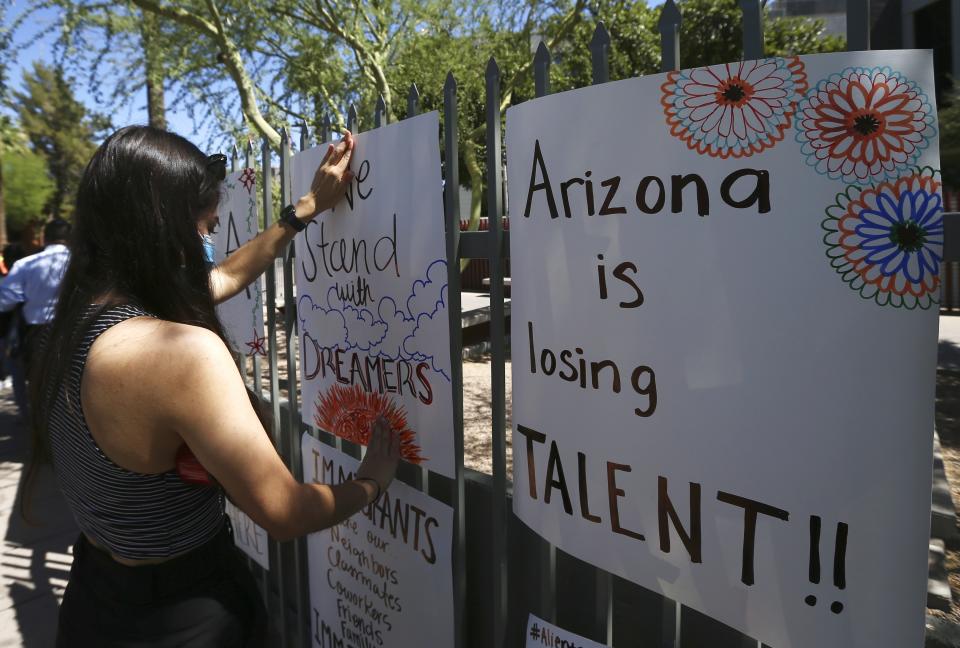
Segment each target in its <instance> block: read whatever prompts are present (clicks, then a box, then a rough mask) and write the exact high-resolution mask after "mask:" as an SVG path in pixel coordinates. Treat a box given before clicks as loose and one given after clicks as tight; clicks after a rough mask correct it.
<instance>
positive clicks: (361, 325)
mask: <svg viewBox="0 0 960 648" xmlns="http://www.w3.org/2000/svg"><path fill="white" fill-rule="evenodd" d="M343 315H344V319H345V320H346V326H347V343H348V344H349V345H350V346H349V348H351V349H359V350H360V351H370V350H371V349H372V348H373V347H375V346H377V345H378V344H380V343H381V342H383V339H384V338H385V337H386V336H387V324H386V322H384V321H383V320H380V319H377V318H376V317H374V315H373V313H371V312H370V311H369V310H367V309H366V308H356V307H354V306H346V307H344V309H343Z"/></svg>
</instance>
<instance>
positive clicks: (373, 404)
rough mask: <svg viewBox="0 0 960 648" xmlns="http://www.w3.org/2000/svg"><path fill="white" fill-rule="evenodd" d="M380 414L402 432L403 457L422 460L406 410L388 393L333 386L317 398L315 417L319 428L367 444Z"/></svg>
mask: <svg viewBox="0 0 960 648" xmlns="http://www.w3.org/2000/svg"><path fill="white" fill-rule="evenodd" d="M378 416H382V417H384V418H385V419H387V422H388V423H390V428H391V429H392V430H393V431H394V432H395V433H396V434H399V435H400V456H402V457H403V459H404V460H405V461H409V462H410V463H414V464H419V463H422V462H423V461H424V459H425V458H424V457H422V456H421V455H420V446H419V445H417V442H416V434H415V433H414V431H413V430H411V429H410V428H409V426H408V425H407V412H406V410H405V409H404V407H403V406H402V405H397V403H396V402H394V400H393V398H391V397H389V396H387V395H386V394H377V393H368V392H365V391H364V390H363V388H362V387H361V386H360V385H352V386H350V387H344V386H343V385H339V384H336V385H333V386H332V387H330V388H329V389H328V390H327V391H326V392H324V393H322V394H320V395H319V396H318V397H317V409H316V413H315V414H314V418H313V420H314V423H316V425H317V427H319V428H321V429H323V430H326V431H327V432H330V433H331V434H335V435H336V436H338V437H340V438H341V439H346V440H347V441H351V442H353V443H359V444H362V445H367V444H368V443H370V427H371V426H372V425H373V422H374V421H375V420H376V418H377V417H378Z"/></svg>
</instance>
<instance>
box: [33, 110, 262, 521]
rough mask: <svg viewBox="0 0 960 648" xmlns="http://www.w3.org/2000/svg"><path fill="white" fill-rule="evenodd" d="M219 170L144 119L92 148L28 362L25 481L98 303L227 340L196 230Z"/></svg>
mask: <svg viewBox="0 0 960 648" xmlns="http://www.w3.org/2000/svg"><path fill="white" fill-rule="evenodd" d="M220 171H221V172H222V168H221V169H220ZM221 177H222V176H221V175H218V173H217V169H216V168H214V167H211V165H209V164H208V158H207V156H206V155H204V154H203V152H201V151H200V149H198V148H197V147H196V146H194V145H193V144H191V143H190V142H189V141H188V140H186V139H184V138H183V137H180V136H179V135H176V134H174V133H170V132H167V131H165V130H161V129H158V128H152V127H150V126H128V127H125V128H121V129H120V130H118V131H117V132H115V133H113V134H112V135H111V136H110V137H108V138H107V139H106V141H105V142H104V143H103V144H102V145H101V146H100V147H99V148H98V149H97V151H96V152H95V153H94V154H93V157H92V158H91V160H90V162H89V163H88V164H87V167H86V169H85V170H84V172H83V177H82V178H81V180H80V185H79V189H78V191H77V202H76V209H75V211H74V226H73V231H72V236H71V240H70V244H69V248H70V254H71V256H70V263H69V265H68V266H67V269H66V272H65V274H64V277H63V281H62V283H61V285H60V296H59V299H58V302H57V308H56V311H55V315H54V317H53V321H52V322H51V324H50V327H49V330H48V334H47V335H46V336H45V338H46V340H45V342H44V343H43V344H42V347H41V348H40V349H38V353H37V354H36V357H34V358H33V361H32V362H31V381H30V401H31V408H30V415H31V416H30V418H31V427H32V433H33V443H32V446H33V453H32V456H31V462H30V467H29V469H28V476H27V481H28V482H29V481H31V477H32V475H33V474H34V472H35V469H36V467H37V466H38V465H39V464H41V463H47V462H49V461H50V459H51V453H50V442H49V433H48V427H49V423H50V415H51V412H52V410H53V407H54V404H55V402H56V400H57V397H58V394H60V393H63V394H64V395H65V397H66V399H67V400H66V402H67V403H68V404H69V406H71V407H77V408H78V411H79V403H72V402H71V397H70V395H69V393H68V391H67V384H66V383H67V381H66V380H65V379H66V377H67V376H68V375H69V371H70V365H71V363H72V361H73V357H74V355H75V353H76V351H77V348H78V346H79V345H80V343H81V342H82V340H83V338H84V336H85V335H86V334H87V332H88V331H89V329H90V326H91V325H92V324H93V322H94V321H96V319H97V318H98V317H99V316H100V315H101V314H102V313H103V312H104V311H105V310H107V309H108V308H110V307H112V306H116V305H120V304H134V305H137V306H140V307H141V308H143V309H144V310H145V311H146V312H148V313H151V314H153V315H155V316H157V317H159V318H161V319H164V320H168V321H171V322H179V323H184V324H192V325H195V326H200V327H203V328H206V329H209V330H211V331H213V332H214V333H216V334H217V335H218V336H219V337H220V338H221V339H223V340H224V342H225V343H226V338H225V337H224V333H223V328H222V326H221V324H220V321H219V319H218V318H217V313H216V309H215V308H214V302H213V298H212V296H211V293H210V282H209V276H208V269H207V266H206V263H205V261H204V255H203V245H202V242H201V239H200V236H199V234H198V231H197V225H198V221H199V220H200V218H201V217H203V216H205V215H207V214H209V213H210V212H211V211H212V210H214V209H216V207H217V204H218V202H219V199H220V191H221V188H220V184H221V182H220V181H221ZM94 304H95V306H92V305H94ZM255 405H256V403H255ZM258 414H259V411H258ZM21 510H23V509H21Z"/></svg>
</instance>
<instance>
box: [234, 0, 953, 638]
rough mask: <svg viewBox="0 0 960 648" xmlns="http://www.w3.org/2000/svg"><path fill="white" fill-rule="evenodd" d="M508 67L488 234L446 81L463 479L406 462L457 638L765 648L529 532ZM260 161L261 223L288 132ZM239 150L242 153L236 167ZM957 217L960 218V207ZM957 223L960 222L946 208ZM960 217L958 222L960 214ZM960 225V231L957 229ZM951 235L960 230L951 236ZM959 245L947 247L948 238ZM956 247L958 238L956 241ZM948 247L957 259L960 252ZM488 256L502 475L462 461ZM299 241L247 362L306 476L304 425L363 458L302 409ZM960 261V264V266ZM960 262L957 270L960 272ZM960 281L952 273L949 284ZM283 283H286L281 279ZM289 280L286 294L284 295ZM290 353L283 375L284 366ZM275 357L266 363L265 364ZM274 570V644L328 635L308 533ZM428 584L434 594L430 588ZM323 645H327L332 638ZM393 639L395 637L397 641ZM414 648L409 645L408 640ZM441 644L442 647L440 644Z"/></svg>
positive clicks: (489, 159) (851, 19) (276, 277)
mask: <svg viewBox="0 0 960 648" xmlns="http://www.w3.org/2000/svg"><path fill="white" fill-rule="evenodd" d="M740 6H741V8H742V9H743V55H744V58H746V59H753V58H762V57H763V56H764V46H763V33H762V26H763V21H762V11H763V10H762V6H761V0H740ZM869 9H870V3H869V0H847V17H848V19H847V42H848V44H849V48H850V49H852V50H863V49H869V46H870V29H869V25H870V17H869ZM680 21H681V12H680V11H679V8H678V7H677V5H676V4H674V1H673V0H667V3H666V4H665V5H664V9H663V12H662V16H661V19H660V23H659V31H660V35H661V53H662V69H663V71H668V70H673V69H676V68H677V66H678V62H679V60H680V42H679V29H678V28H679V25H680ZM590 52H591V55H592V62H593V83H594V84H597V83H605V82H607V81H608V80H609V79H608V69H609V65H608V58H609V52H610V38H609V35H608V33H607V31H606V29H605V28H604V26H603V24H602V23H600V24H598V25H597V27H596V30H595V32H594V36H593V39H592V41H591V43H590ZM533 74H534V80H535V89H536V95H537V96H543V95H546V94H549V92H550V53H549V51H548V49H547V47H546V45H545V44H543V43H541V44H540V46H539V47H538V49H537V51H536V54H535V55H534V59H533ZM418 99H419V94H418V92H417V89H416V87H415V86H414V87H412V88H411V89H410V93H409V98H408V112H407V114H408V115H410V116H412V115H415V114H417V112H418ZM500 102H501V93H500V70H499V68H498V66H497V63H496V61H495V60H493V59H491V60H490V61H489V62H488V64H487V68H486V144H487V146H486V174H487V177H486V178H485V181H486V186H487V192H486V210H485V211H486V215H487V217H488V227H486V228H485V229H484V230H483V231H461V220H460V213H459V212H460V209H459V200H458V194H457V189H456V188H457V187H459V178H458V168H457V164H456V163H450V161H455V160H457V159H458V136H457V119H458V109H457V81H456V79H455V78H454V77H453V75H452V74H450V75H448V76H447V79H446V83H445V85H444V89H443V114H444V128H443V151H444V159H445V160H446V161H447V163H446V164H445V178H444V182H445V187H447V188H448V189H452V190H447V191H445V192H444V193H445V195H444V212H445V222H446V242H447V250H446V251H447V259H448V271H449V276H448V280H449V288H448V291H449V297H450V303H449V305H448V309H449V315H450V350H451V353H450V358H451V362H452V367H451V378H452V388H453V400H454V403H453V411H454V428H453V434H454V435H455V452H456V467H455V478H454V479H449V478H446V477H444V476H442V475H438V474H434V473H429V472H428V471H426V470H424V469H422V468H418V467H414V466H412V465H406V464H405V465H403V466H401V470H400V475H399V478H400V479H401V480H403V481H404V482H405V483H407V484H410V485H411V486H414V487H415V488H417V489H419V490H422V491H423V492H426V493H428V494H429V495H430V496H431V497H434V498H436V499H438V500H440V501H443V502H445V503H447V504H448V505H450V506H452V507H453V509H454V529H453V565H452V574H453V592H454V610H455V620H454V622H455V644H454V645H455V646H456V647H457V648H464V647H467V646H470V647H473V646H476V647H481V646H482V647H484V648H489V647H498V648H499V647H501V646H507V647H513V646H520V645H522V644H523V642H524V630H525V623H526V618H527V614H528V613H530V612H533V613H535V614H537V615H538V616H540V617H541V618H543V619H546V620H548V621H552V622H555V623H557V624H559V625H561V626H563V627H565V628H567V629H569V630H571V631H573V632H576V633H579V634H581V635H584V636H586V637H588V638H591V639H594V640H596V641H600V642H603V643H607V644H609V645H612V646H616V647H617V648H622V647H626V646H643V647H645V648H649V647H658V648H694V647H696V648H702V647H704V646H709V647H710V648H746V647H748V646H749V647H750V648H758V647H759V646H761V644H760V643H759V642H758V641H757V640H755V639H751V638H750V637H747V636H745V635H743V634H741V633H739V632H737V631H736V630H733V629H731V628H729V627H727V626H725V625H723V624H721V623H719V622H718V621H716V620H713V619H711V618H709V617H707V616H705V615H703V614H700V613H698V612H696V611H694V610H691V609H688V608H685V607H683V606H682V605H680V604H678V603H676V602H674V601H672V600H669V599H667V598H665V597H663V596H661V595H659V594H657V593H654V592H652V591H650V590H646V589H644V588H641V587H639V586H637V585H635V584H633V583H630V582H628V581H626V580H623V579H621V578H619V577H616V576H613V575H611V574H609V573H607V572H605V571H603V570H600V569H597V568H596V567H593V566H591V565H588V564H586V563H584V562H582V561H580V560H578V559H576V558H574V557H572V556H569V555H566V554H564V553H563V552H562V551H560V550H559V549H557V548H555V547H553V546H551V545H550V544H549V543H547V542H545V541H544V540H542V539H541V538H539V536H537V535H536V534H534V533H533V532H532V531H530V530H529V529H528V528H527V527H526V526H525V525H523V524H522V523H521V522H519V520H518V519H517V518H516V517H515V516H514V515H513V514H512V507H511V484H510V482H509V481H508V478H507V474H506V420H505V398H506V390H505V362H506V360H507V359H508V346H507V339H506V333H507V332H506V327H505V312H504V281H503V279H504V269H505V264H506V261H507V257H508V250H509V244H508V243H509V231H507V230H506V229H505V228H504V218H503V217H504V214H505V211H506V209H505V201H504V177H505V176H504V168H503V156H502V133H501V124H502V121H501V113H500V108H499V106H500ZM374 122H375V123H374V127H380V126H382V125H384V124H385V123H386V116H385V113H384V107H383V103H382V101H381V102H379V103H378V106H377V111H376V115H375V120H374ZM329 123H330V122H329V120H326V121H325V124H326V126H325V128H323V129H322V130H321V132H318V133H316V134H315V137H314V138H311V137H309V135H308V133H307V130H306V127H303V128H302V129H301V133H300V142H299V145H300V148H301V149H303V148H305V147H307V146H309V145H310V142H311V140H317V141H320V142H323V141H328V140H329V139H330V132H329ZM348 126H349V127H350V128H351V129H352V130H353V131H354V132H357V131H358V130H359V129H358V126H359V124H358V123H357V114H356V111H355V110H354V109H351V110H350V113H349V119H348ZM260 153H261V156H260V160H259V167H260V169H261V171H262V186H263V188H264V191H263V225H264V227H265V228H266V227H269V226H270V225H271V224H272V223H273V222H274V214H273V201H272V196H271V188H272V174H273V168H272V160H273V159H274V156H275V155H279V173H280V183H279V185H280V193H281V203H282V204H287V203H289V202H291V195H290V191H291V174H290V157H291V155H292V152H291V136H290V132H289V130H288V129H286V128H283V129H282V140H281V147H280V151H279V152H277V151H275V150H272V148H271V147H270V146H269V144H268V143H266V142H264V143H263V145H262V147H261V150H260ZM237 157H238V156H237V155H236V153H235V155H234V165H235V166H236V162H237ZM246 165H247V166H250V167H253V166H255V165H256V160H255V159H254V150H253V147H252V146H250V147H248V149H247V151H246ZM955 216H956V218H957V220H960V215H955ZM949 222H950V223H951V227H952V223H953V219H949ZM958 227H960V225H958ZM958 234H960V233H958ZM951 238H953V239H956V238H960V237H951ZM948 247H949V246H948ZM950 250H952V248H950ZM949 254H950V255H952V256H948V258H951V259H953V260H960V250H958V251H957V253H953V252H952V251H951V252H949ZM461 259H479V260H482V261H483V264H484V270H485V271H487V272H488V276H489V279H490V285H489V292H490V342H491V344H490V350H491V395H490V397H491V405H492V408H491V409H492V417H491V420H490V433H491V434H492V440H493V457H492V464H493V474H492V475H486V474H481V473H478V472H475V471H471V470H467V469H464V465H463V447H464V443H463V403H462V399H463V394H462V386H463V385H462V384H463V372H462V363H461V360H460V359H461V357H462V344H461V340H462V337H461V336H462V332H461V316H460V301H461V277H460V272H459V261H460V260H461ZM293 263H294V251H293V245H292V244H291V245H290V247H289V249H288V250H287V252H286V254H285V256H284V258H283V264H282V271H281V270H278V269H277V268H276V267H275V266H271V267H270V268H269V269H268V270H267V272H266V277H265V283H266V291H265V294H266V314H267V317H266V328H267V337H268V339H269V340H270V341H271V343H270V347H269V355H268V358H267V362H266V363H261V361H260V359H259V358H254V359H253V362H252V366H247V362H248V361H246V360H244V359H239V360H241V364H242V366H243V369H244V370H245V371H247V372H248V375H250V376H251V377H250V384H251V386H252V387H253V388H254V389H255V390H256V391H257V392H258V393H260V394H261V395H262V397H263V398H264V401H265V402H266V403H268V404H269V406H270V408H271V411H272V413H273V418H274V420H275V421H276V424H275V427H274V430H273V436H274V440H275V443H276V446H277V448H278V451H279V452H280V454H281V456H282V458H283V460H284V462H285V463H286V465H287V466H288V467H289V468H290V470H291V471H292V472H293V474H294V475H295V476H296V477H297V478H298V479H302V478H303V474H302V466H301V457H300V436H301V434H302V433H303V432H304V431H307V432H309V433H310V434H312V435H314V436H316V437H317V438H319V439H320V440H321V441H323V442H325V443H328V444H330V445H334V446H336V447H337V448H340V449H342V450H343V451H344V452H347V453H348V454H350V455H352V456H354V457H359V456H360V453H361V449H360V448H359V447H357V446H354V445H353V444H350V443H348V442H343V441H341V440H340V439H336V438H334V437H333V436H332V435H329V434H327V433H325V432H323V431H321V430H318V429H316V428H314V427H311V426H310V425H309V422H304V421H302V420H301V417H300V411H299V407H298V395H299V394H298V388H297V384H298V383H297V379H296V376H297V359H298V351H297V335H296V322H297V318H296V312H295V310H296V300H295V297H294V287H293V277H294V265H293ZM956 269H960V265H958V266H956ZM951 272H952V270H951ZM951 281H953V283H951ZM945 283H946V284H947V285H949V286H953V287H955V289H956V292H957V299H956V301H955V302H950V303H951V304H956V305H957V306H960V272H957V274H956V278H955V279H951V278H945ZM278 289H280V290H278ZM281 290H282V301H278V293H279V292H280V291H281ZM281 351H282V352H283V353H284V355H285V360H286V362H285V368H286V374H285V376H281V374H280V371H279V369H280V368H282V366H278V365H279V362H278V359H279V354H280V353H281ZM261 364H265V365H266V366H261ZM269 552H270V571H269V572H265V571H263V570H262V569H261V568H259V567H258V566H257V565H256V564H255V563H253V562H252V561H251V563H250V566H251V570H252V571H253V572H254V574H255V576H256V578H257V580H258V582H259V584H260V587H261V591H262V593H263V595H264V597H265V600H266V601H267V605H268V610H269V612H270V618H271V622H272V626H273V627H272V629H271V632H272V633H273V641H272V642H271V645H278V646H283V647H288V646H297V647H304V646H309V645H315V646H323V643H322V641H323V640H322V638H320V637H317V638H316V642H314V639H313V637H312V636H311V631H312V627H311V618H312V613H311V610H310V602H309V597H308V593H307V562H306V542H305V539H302V538H301V539H299V540H295V541H290V542H285V543H277V542H274V541H273V540H271V541H270V545H269ZM426 595H429V594H426ZM324 648H326V646H324ZM390 648H396V647H390ZM399 648H407V647H399ZM437 648H444V647H437Z"/></svg>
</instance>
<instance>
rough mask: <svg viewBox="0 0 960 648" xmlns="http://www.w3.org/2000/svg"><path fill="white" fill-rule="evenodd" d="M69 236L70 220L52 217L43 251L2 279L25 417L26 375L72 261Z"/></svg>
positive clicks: (13, 372)
mask: <svg viewBox="0 0 960 648" xmlns="http://www.w3.org/2000/svg"><path fill="white" fill-rule="evenodd" d="M69 238H70V223H68V222H67V221H65V220H63V219H60V218H56V219H54V220H52V221H50V222H49V223H47V224H46V226H45V227H44V228H43V241H44V243H45V244H46V247H45V248H43V251H41V252H37V253H36V254H31V255H30V256H25V257H22V258H21V259H19V260H18V261H16V262H15V263H14V264H13V266H12V267H11V268H10V273H9V274H8V275H7V276H6V277H5V278H4V279H3V281H0V312H4V313H8V312H12V321H10V322H8V323H7V328H6V331H5V332H6V344H5V348H4V351H5V355H6V360H7V370H8V371H9V373H10V377H11V378H12V380H13V398H14V401H16V404H17V409H18V410H19V412H20V416H21V417H22V418H26V416H27V411H28V407H29V406H28V402H27V401H28V398H27V387H26V377H27V374H28V368H29V366H30V360H31V356H32V352H33V347H34V346H35V345H36V340H37V338H38V336H39V334H40V329H41V328H42V327H43V326H46V325H47V324H49V322H50V321H51V320H52V319H53V313H54V309H55V308H56V305H57V295H58V294H59V291H60V282H61V281H62V280H63V275H64V272H65V271H66V268H67V263H69V261H70V251H69V250H68V249H67V241H68V239H69Z"/></svg>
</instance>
